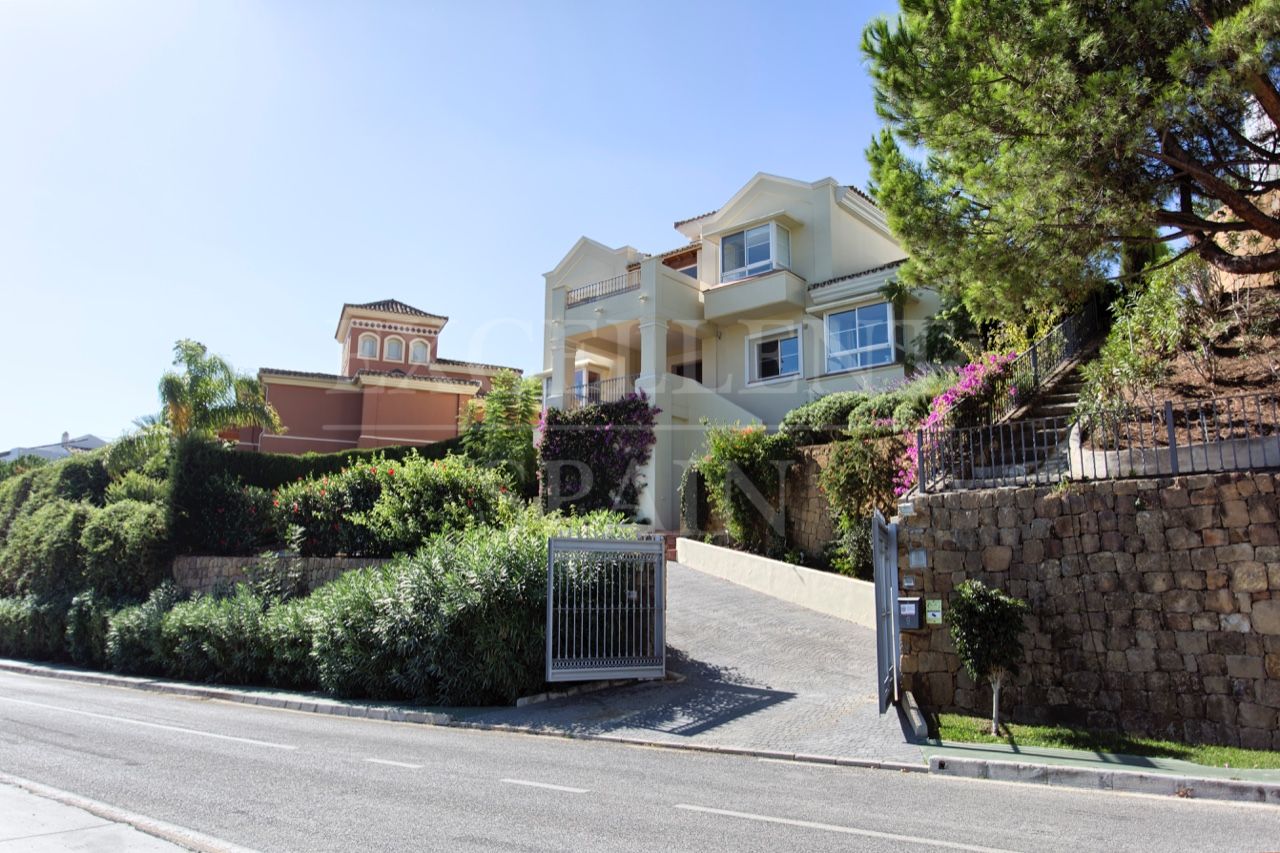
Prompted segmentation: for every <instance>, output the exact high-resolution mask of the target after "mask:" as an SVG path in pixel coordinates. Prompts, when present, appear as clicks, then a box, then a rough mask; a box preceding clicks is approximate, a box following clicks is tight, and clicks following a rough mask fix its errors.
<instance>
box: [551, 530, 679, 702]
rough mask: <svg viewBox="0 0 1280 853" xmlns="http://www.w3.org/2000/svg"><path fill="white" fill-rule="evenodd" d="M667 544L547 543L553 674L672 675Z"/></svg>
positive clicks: (562, 677) (580, 677) (582, 677)
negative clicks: (668, 639) (669, 664)
mask: <svg viewBox="0 0 1280 853" xmlns="http://www.w3.org/2000/svg"><path fill="white" fill-rule="evenodd" d="M666 667H667V648H666V545H665V543H664V542H663V540H662V539H661V538H660V537H659V538H657V539H653V538H645V539H636V540H633V539H574V538H559V537H557V538H552V539H550V540H548V542H547V681H587V680H593V679H601V678H663V677H664V676H665V675H666Z"/></svg>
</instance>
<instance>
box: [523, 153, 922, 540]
mask: <svg viewBox="0 0 1280 853" xmlns="http://www.w3.org/2000/svg"><path fill="white" fill-rule="evenodd" d="M675 227H676V230H677V231H679V232H680V233H681V234H682V235H683V236H684V237H685V238H686V239H687V240H688V243H687V244H686V245H682V246H681V247H680V248H678V249H674V250H672V251H669V252H665V253H663V254H658V255H646V254H644V253H642V252H639V251H637V250H636V249H634V248H632V247H631V246H623V247H621V248H618V249H611V248H609V247H608V246H605V245H602V244H600V243H598V242H596V241H594V240H591V239H589V238H587V237H583V238H581V239H580V240H578V242H577V243H576V244H575V245H574V246H573V248H572V249H570V250H569V253H568V254H567V255H565V257H564V259H563V260H562V261H560V263H559V265H557V266H556V268H555V269H554V270H552V271H551V272H549V273H546V274H545V278H546V324H545V329H546V332H545V338H544V344H543V363H544V366H545V368H546V369H545V371H544V372H543V374H542V375H543V377H544V387H545V399H546V404H547V406H548V407H550V408H569V407H573V406H576V405H579V404H581V403H582V402H597V401H601V400H611V399H616V398H618V397H620V396H622V395H623V394H625V393H628V392H630V391H633V390H642V391H644V392H645V393H646V394H647V395H648V396H649V398H650V400H651V401H652V402H653V403H654V404H655V405H656V406H658V407H659V408H660V409H661V410H662V413H661V415H660V416H659V422H658V430H657V434H658V437H657V444H656V445H655V447H654V453H653V458H652V460H651V461H650V463H649V466H648V468H647V470H646V471H645V472H644V475H645V484H646V485H645V488H644V489H643V491H642V494H641V501H642V504H641V508H640V513H639V516H640V517H641V518H644V519H647V520H648V521H649V522H650V523H651V524H652V525H653V527H654V528H656V529H658V530H674V529H676V528H678V526H679V499H678V495H677V491H678V487H679V483H680V479H681V475H682V473H683V469H684V468H685V466H686V465H687V464H688V463H689V460H690V459H692V458H694V457H695V456H696V455H697V454H698V453H699V452H700V451H701V448H702V443H703V427H702V421H703V419H706V420H708V421H710V422H713V423H735V422H737V423H742V424H749V423H763V424H765V425H766V426H769V427H774V426H776V425H777V424H778V422H779V421H780V420H781V419H782V417H783V415H785V414H786V413H787V412H788V411H790V410H791V409H793V408H795V407H796V406H798V405H800V404H802V403H806V402H808V401H810V400H813V399H816V398H817V397H820V396H822V395H824V394H828V393H831V392H832V391H845V390H857V389H864V388H866V389H873V388H877V387H883V386H885V385H888V384H889V383H892V382H894V381H895V380H899V379H902V378H903V376H904V370H905V368H904V366H903V356H904V353H905V351H906V349H907V348H908V347H911V346H912V345H913V342H914V341H915V339H916V337H917V336H918V335H920V334H922V333H923V331H924V324H925V320H926V319H927V318H929V317H930V316H932V315H933V314H934V313H936V312H937V310H938V307H939V303H938V297H937V295H936V294H934V293H932V292H929V291H922V292H918V293H917V294H915V296H914V297H913V298H912V299H910V300H908V302H907V303H906V305H905V306H904V308H903V309H902V311H901V312H898V311H896V310H895V308H894V306H893V305H892V304H890V303H889V302H888V301H886V299H885V297H884V295H883V293H882V288H883V287H884V285H885V284H887V283H888V282H890V281H891V280H892V279H893V276H894V273H895V270H896V269H897V267H898V266H899V265H900V264H901V263H902V261H903V260H904V257H903V252H902V249H901V248H899V246H898V245H897V243H896V242H894V239H893V237H892V235H891V234H890V233H889V228H888V226H887V225H886V223H885V218H884V215H883V213H881V211H880V210H879V208H877V207H876V205H875V203H874V202H873V201H872V200H871V199H870V197H868V196H867V195H866V194H864V193H863V192H861V191H860V190H858V189H856V188H855V187H851V186H846V185H842V184H840V183H838V182H836V181H835V180H833V179H831V178H826V179H823V180H820V181H816V182H814V183H808V182H805V181H796V180H791V179H789V178H781V177H777V176H774V175H766V174H758V175H756V176H755V177H754V178H752V179H751V180H750V181H749V182H747V185H746V186H744V187H743V188H742V189H740V190H739V191H738V192H737V193H735V194H734V196H733V197H732V198H731V199H729V200H728V201H727V202H726V203H725V204H724V205H723V206H722V207H721V208H720V209H719V210H716V211H714V212H712V213H706V214H703V215H701V216H697V217H694V218H693V219H686V220H682V221H680V222H677V223H675Z"/></svg>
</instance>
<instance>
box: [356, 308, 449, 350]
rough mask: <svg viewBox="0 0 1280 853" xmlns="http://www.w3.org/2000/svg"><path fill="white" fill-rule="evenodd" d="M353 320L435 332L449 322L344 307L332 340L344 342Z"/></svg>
mask: <svg viewBox="0 0 1280 853" xmlns="http://www.w3.org/2000/svg"><path fill="white" fill-rule="evenodd" d="M355 319H360V320H373V321H375V322H378V323H391V324H394V325H397V326H407V327H411V328H412V327H417V328H423V329H432V330H434V331H436V332H439V331H440V330H441V329H443V328H444V324H445V323H447V322H449V318H448V317H418V316H415V315H412V314H397V313H396V312H394V311H378V310H375V309H372V308H357V307H354V306H351V305H346V306H344V307H343V309H342V314H341V315H340V316H339V317H338V330H337V331H336V332H334V335H333V337H334V340H337V341H339V342H341V341H345V340H346V339H347V332H348V331H349V330H350V328H351V321H352V320H355Z"/></svg>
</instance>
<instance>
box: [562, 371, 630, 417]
mask: <svg viewBox="0 0 1280 853" xmlns="http://www.w3.org/2000/svg"><path fill="white" fill-rule="evenodd" d="M639 378H640V374H638V373H633V374H631V375H630V376H615V377H614V378H612V379H602V380H600V381H598V382H588V383H586V384H585V385H574V386H573V387H572V388H570V389H569V390H568V393H567V394H565V398H564V402H565V408H566V409H576V408H578V407H579V406H589V405H591V404H592V403H613V402H615V401H617V400H621V399H622V398H623V397H625V396H627V395H628V394H632V393H634V392H635V390H636V380H637V379H639Z"/></svg>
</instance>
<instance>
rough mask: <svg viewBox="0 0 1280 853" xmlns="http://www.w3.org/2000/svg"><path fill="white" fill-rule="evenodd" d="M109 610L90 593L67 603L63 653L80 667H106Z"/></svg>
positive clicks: (105, 603) (103, 602)
mask: <svg viewBox="0 0 1280 853" xmlns="http://www.w3.org/2000/svg"><path fill="white" fill-rule="evenodd" d="M111 613H112V609H111V607H110V605H109V604H108V603H107V602H106V601H105V600H104V599H103V598H102V597H101V596H99V595H96V594H95V593H94V592H92V591H87V592H82V593H80V594H79V595H77V596H76V597H75V598H73V599H71V606H70V607H68V608H67V628H66V631H67V636H66V639H67V653H68V654H69V655H70V656H71V661H72V662H73V663H76V664H78V665H80V666H88V667H93V668H94V669H102V668H103V667H104V666H106V664H107V629H108V627H109V625H110V619H111Z"/></svg>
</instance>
